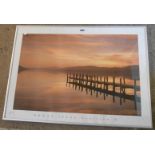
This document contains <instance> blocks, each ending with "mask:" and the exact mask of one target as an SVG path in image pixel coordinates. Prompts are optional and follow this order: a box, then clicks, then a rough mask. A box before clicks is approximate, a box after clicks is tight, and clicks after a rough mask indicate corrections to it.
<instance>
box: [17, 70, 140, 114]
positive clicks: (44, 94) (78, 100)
mask: <svg viewBox="0 0 155 155" xmlns="http://www.w3.org/2000/svg"><path fill="white" fill-rule="evenodd" d="M118 79H119V78H118ZM116 81H117V79H116ZM126 82H127V83H128V84H132V81H131V80H129V79H128V80H126ZM109 89H111V88H109ZM116 91H119V90H116ZM126 93H127V94H133V91H132V90H131V89H128V90H126ZM137 95H140V92H137ZM14 109H18V110H33V111H53V112H73V113H93V114H112V115H140V101H136V102H135V101H132V100H128V99H123V98H120V97H116V96H115V98H114V97H113V96H111V95H106V94H103V93H100V92H95V91H91V90H88V89H86V88H80V87H77V86H75V85H72V84H67V83H66V73H63V72H46V71H34V70H26V71H22V72H20V73H19V74H18V80H17V86H16V94H15V103H14Z"/></svg>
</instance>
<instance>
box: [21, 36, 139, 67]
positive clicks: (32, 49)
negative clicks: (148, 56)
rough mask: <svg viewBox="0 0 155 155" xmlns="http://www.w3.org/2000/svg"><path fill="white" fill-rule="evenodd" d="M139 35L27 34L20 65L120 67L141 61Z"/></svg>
mask: <svg viewBox="0 0 155 155" xmlns="http://www.w3.org/2000/svg"><path fill="white" fill-rule="evenodd" d="M137 52H138V43H137V36H136V35H25V36H24V38H23V45H22V53H21V61H20V63H21V65H23V66H27V67H38V66H39V67H50V66H51V67H53V66H58V67H60V66H62V65H63V67H68V66H74V65H78V66H79V65H95V66H111V65H115V66H119V65H120V62H123V63H122V64H124V65H132V64H136V63H137V61H138V55H137Z"/></svg>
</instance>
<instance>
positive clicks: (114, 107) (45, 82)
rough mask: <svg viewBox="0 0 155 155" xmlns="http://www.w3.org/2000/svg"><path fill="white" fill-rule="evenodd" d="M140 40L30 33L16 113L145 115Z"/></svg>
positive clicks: (24, 43) (25, 42) (23, 55)
mask: <svg viewBox="0 0 155 155" xmlns="http://www.w3.org/2000/svg"><path fill="white" fill-rule="evenodd" d="M140 96H141V95H140V77H139V60H138V36H137V35H128V34H120V35H118V34H114V35H112V34H110V35H103V34H100V35H99V34H97V35H94V34H81V35H80V34H26V35H24V36H23V41H22V48H21V55H20V62H19V70H18V78H17V84H16V92H15V100H14V109H16V110H32V111H49V112H67V113H84V114H107V115H141V97H140Z"/></svg>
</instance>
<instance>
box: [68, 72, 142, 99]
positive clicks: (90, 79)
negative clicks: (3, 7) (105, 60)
mask: <svg viewBox="0 0 155 155" xmlns="http://www.w3.org/2000/svg"><path fill="white" fill-rule="evenodd" d="M67 83H69V84H72V85H74V86H79V88H80V87H81V89H82V90H83V88H85V89H88V90H90V91H91V93H92V91H95V92H96V95H97V96H98V93H100V94H101V93H102V94H106V95H111V96H113V98H114V99H115V96H117V97H120V98H124V100H125V99H128V100H133V101H135V102H140V97H139V96H137V91H140V86H138V85H137V80H133V85H129V84H126V79H125V78H124V77H123V78H120V79H119V83H116V78H115V77H113V80H112V82H110V81H109V77H108V76H97V75H87V74H78V73H68V74H67ZM109 87H111V88H112V90H110V89H109ZM116 88H119V92H118V91H116ZM126 89H132V90H133V95H130V94H127V93H126Z"/></svg>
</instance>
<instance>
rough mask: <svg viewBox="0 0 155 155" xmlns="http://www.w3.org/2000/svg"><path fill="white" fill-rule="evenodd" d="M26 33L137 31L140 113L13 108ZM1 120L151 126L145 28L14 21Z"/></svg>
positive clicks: (117, 32)
mask: <svg viewBox="0 0 155 155" xmlns="http://www.w3.org/2000/svg"><path fill="white" fill-rule="evenodd" d="M26 34H36V35H37V34H79V35H87V34H91V35H93V34H95V35H101V34H102V35H137V36H138V57H139V74H140V91H141V94H140V97H141V101H140V104H141V114H140V115H138V116H136V115H111V114H92V113H87V114H85V113H76V112H71V113H69V112H62V111H61V112H52V111H41V110H40V111H35V110H16V109H14V100H15V91H16V83H17V77H18V69H19V61H20V54H21V47H22V40H23V36H24V35H26ZM3 120H12V121H27V122H43V123H58V124H59V123H60V124H76V125H95V126H113V127H133V128H152V112H151V99H150V78H149V59H148V44H147V28H146V27H145V26H89V25H87V26H80V25H75V26H74V25H71V26H66V25H65V26H63V25H57V26H52V25H51V26H50V25H48V26H41V25H18V26H17V27H16V33H15V38H14V45H13V52H12V59H11V64H10V72H9V79H8V85H7V91H6V97H5V106H4V113H3Z"/></svg>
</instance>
